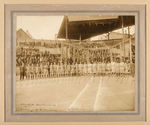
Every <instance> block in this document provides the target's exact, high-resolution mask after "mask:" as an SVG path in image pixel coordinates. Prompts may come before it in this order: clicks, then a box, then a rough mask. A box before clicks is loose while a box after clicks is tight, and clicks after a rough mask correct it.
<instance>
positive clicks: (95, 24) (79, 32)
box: [57, 16, 135, 40]
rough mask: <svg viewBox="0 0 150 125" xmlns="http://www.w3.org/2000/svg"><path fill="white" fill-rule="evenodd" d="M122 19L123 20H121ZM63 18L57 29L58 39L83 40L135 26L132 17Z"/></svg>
mask: <svg viewBox="0 0 150 125" xmlns="http://www.w3.org/2000/svg"><path fill="white" fill-rule="evenodd" d="M122 17H123V18H122ZM122 17H121V16H65V17H64V19H63V21H62V24H61V27H60V29H59V33H58V36H57V37H58V38H66V22H67V29H68V39H75V40H80V39H81V40H84V39H88V38H91V37H94V36H97V35H101V34H104V33H108V32H111V31H113V30H117V29H120V28H121V27H122V20H123V24H124V27H126V26H131V25H134V24H135V18H134V16H122Z"/></svg>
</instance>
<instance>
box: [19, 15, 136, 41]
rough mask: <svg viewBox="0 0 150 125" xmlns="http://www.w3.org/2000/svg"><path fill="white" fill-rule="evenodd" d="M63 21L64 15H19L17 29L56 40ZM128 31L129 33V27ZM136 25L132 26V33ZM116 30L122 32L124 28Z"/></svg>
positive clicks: (103, 36)
mask: <svg viewBox="0 0 150 125" xmlns="http://www.w3.org/2000/svg"><path fill="white" fill-rule="evenodd" d="M62 21H63V16H17V30H19V29H20V28H22V29H23V30H24V31H28V32H29V33H30V34H31V36H32V37H33V38H34V39H51V40H54V39H55V36H56V34H58V32H59V28H60V26H61V23H62ZM125 30H126V33H127V29H125ZM134 31H135V27H134V26H132V27H131V31H130V32H131V34H133V33H134ZM115 32H120V33H121V32H122V29H120V30H116V31H115ZM103 38H106V34H103V35H100V36H96V37H93V38H91V40H97V39H103Z"/></svg>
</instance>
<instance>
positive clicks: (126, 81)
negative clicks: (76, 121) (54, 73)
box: [15, 76, 135, 112]
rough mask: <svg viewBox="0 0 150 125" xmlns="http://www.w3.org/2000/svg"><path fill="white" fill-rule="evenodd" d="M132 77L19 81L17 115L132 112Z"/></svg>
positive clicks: (88, 77) (86, 77) (133, 92)
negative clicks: (32, 113) (23, 113)
mask: <svg viewBox="0 0 150 125" xmlns="http://www.w3.org/2000/svg"><path fill="white" fill-rule="evenodd" d="M134 82H135V80H134V79H133V78H132V77H131V76H125V77H116V76H115V77H110V76H103V77H102V76H96V77H94V76H81V77H61V78H47V79H37V80H24V81H17V83H16V96H15V98H16V101H15V103H16V112H53V111H54V112H64V111H65V112H66V111H67V112H75V111H78V112H80V111H81V112H84V111H85V112H86V111H87V112H93V111H95V112H97V111H98V112H101V111H133V110H134V107H135V104H134V103H135V84H134Z"/></svg>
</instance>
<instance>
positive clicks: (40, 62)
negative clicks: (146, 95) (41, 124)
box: [15, 14, 136, 112]
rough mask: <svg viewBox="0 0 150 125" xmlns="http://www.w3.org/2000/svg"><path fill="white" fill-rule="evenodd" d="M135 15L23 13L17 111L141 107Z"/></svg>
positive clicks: (18, 20)
mask: <svg viewBox="0 0 150 125" xmlns="http://www.w3.org/2000/svg"><path fill="white" fill-rule="evenodd" d="M135 52H136V51H135V16H132V15H129V16H128V15H111V14H110V15H108V14H107V15H106V14H101V15H50V16H45V15H41V16H37V15H29V16H28V15H27V16H26V15H25V16H24V15H18V16H17V17H16V84H15V112H114V111H135V86H136V84H135Z"/></svg>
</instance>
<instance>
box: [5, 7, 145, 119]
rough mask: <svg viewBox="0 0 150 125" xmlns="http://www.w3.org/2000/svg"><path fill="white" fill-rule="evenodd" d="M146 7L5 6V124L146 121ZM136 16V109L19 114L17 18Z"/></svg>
mask: <svg viewBox="0 0 150 125" xmlns="http://www.w3.org/2000/svg"><path fill="white" fill-rule="evenodd" d="M145 9H146V6H145V5H119V4H118V5H107V4H106V5H94V4H93V5H92V4H91V5H86V4H85V5H79V4H78V5H59V4H54V5H23V4H20V5H19V4H13V5H11V4H6V5H5V121H6V122H103V121H111V122H113V121H145V120H146V118H145V117H146V114H145V113H146V107H145V104H146V103H145V101H146V100H145V98H146V97H145V95H146V94H145V93H146V92H145V90H146V89H145V84H146V80H145V79H146V78H145V76H146V74H145V71H146V67H145V66H146V64H145V62H146V57H145V56H146V50H145V49H146V38H145V37H146V36H145V35H146V27H145V25H146V17H145V13H146V12H145ZM79 14H87V15H89V14H118V15H135V19H136V22H135V23H136V24H135V25H136V38H135V44H136V64H137V65H136V84H137V88H136V92H137V93H136V95H137V100H136V110H135V111H134V112H100V113H94V112H93V113H81V112H80V113H67V112H66V113H65V112H64V113H15V111H14V105H15V104H14V91H15V86H14V85H15V80H16V79H15V68H14V67H15V61H14V60H15V43H16V42H15V41H16V28H15V26H16V16H17V15H79Z"/></svg>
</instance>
